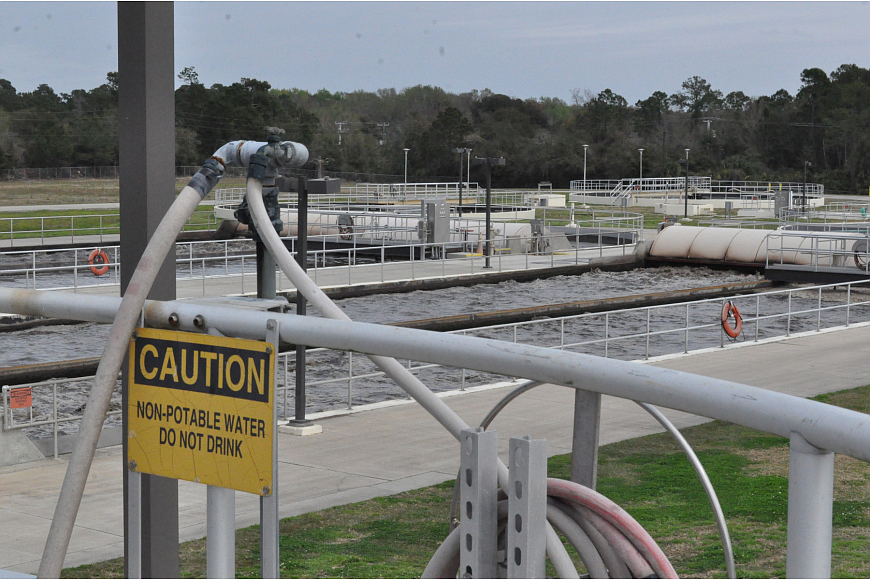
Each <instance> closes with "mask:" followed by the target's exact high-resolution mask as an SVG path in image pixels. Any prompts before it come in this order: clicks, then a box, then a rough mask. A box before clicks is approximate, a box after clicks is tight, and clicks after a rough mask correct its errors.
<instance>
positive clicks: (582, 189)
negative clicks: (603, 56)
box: [571, 175, 825, 200]
mask: <svg viewBox="0 0 870 580" xmlns="http://www.w3.org/2000/svg"><path fill="white" fill-rule="evenodd" d="M685 187H686V178H685V177H651V178H643V179H639V178H625V179H621V180H588V181H586V182H584V181H583V180H573V181H571V192H572V193H581V194H586V195H593V196H599V197H617V198H618V197H622V196H626V195H629V194H645V195H650V194H661V195H671V194H680V193H683V192H684V191H685ZM780 191H787V192H791V193H792V194H793V195H798V196H799V195H803V194H804V184H803V183H799V182H786V181H782V182H780V181H721V180H713V179H711V178H710V177H702V176H692V175H690V176H689V195H690V196H695V197H700V198H703V199H706V198H715V199H726V200H728V199H733V200H738V199H753V198H762V199H765V200H766V199H772V198H773V196H774V195H776V194H777V193H778V192H780ZM824 194H825V186H824V185H822V184H821V183H807V184H806V196H807V197H808V198H816V197H821V196H824Z"/></svg>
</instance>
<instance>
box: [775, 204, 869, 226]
mask: <svg viewBox="0 0 870 580" xmlns="http://www.w3.org/2000/svg"><path fill="white" fill-rule="evenodd" d="M794 203H795V205H793V206H791V207H788V208H783V209H782V210H781V211H780V216H779V218H780V223H781V224H782V225H783V226H786V227H788V226H797V225H801V226H803V227H806V228H807V229H813V230H820V231H834V230H840V231H864V230H866V228H867V227H868V226H870V203H862V202H834V203H829V204H826V205H824V206H822V207H809V206H806V205H804V204H802V203H801V200H800V198H799V197H795V198H794Z"/></svg>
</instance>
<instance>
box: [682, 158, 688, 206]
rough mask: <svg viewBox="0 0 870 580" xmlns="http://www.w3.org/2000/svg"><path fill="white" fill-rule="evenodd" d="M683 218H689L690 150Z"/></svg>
mask: <svg viewBox="0 0 870 580" xmlns="http://www.w3.org/2000/svg"><path fill="white" fill-rule="evenodd" d="M683 217H684V218H688V217H689V149H686V192H685V196H684V197H683Z"/></svg>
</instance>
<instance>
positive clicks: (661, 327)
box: [0, 267, 870, 437]
mask: <svg viewBox="0 0 870 580" xmlns="http://www.w3.org/2000/svg"><path fill="white" fill-rule="evenodd" d="M757 279H759V277H758V276H755V275H745V274H741V273H737V272H732V271H716V270H709V269H706V268H689V267H663V268H654V269H638V270H632V271H628V272H604V271H593V272H590V273H587V274H583V275H581V276H560V277H556V278H549V279H545V280H536V281H533V282H525V283H518V282H512V281H510V282H504V283H501V284H482V285H477V286H470V287H454V288H447V289H442V290H434V291H417V292H410V293H405V294H386V295H374V296H366V297H360V298H349V299H346V300H341V301H338V304H339V305H340V306H341V307H342V308H343V309H344V310H345V312H346V313H347V314H348V315H349V316H350V317H351V318H352V319H354V320H357V321H363V322H376V323H390V322H399V321H404V320H415V319H421V318H433V317H439V316H449V315H452V314H464V313H472V312H475V313H476V312H488V311H492V310H502V309H510V308H523V307H528V306H536V305H543V304H556V303H563V302H573V301H578V300H588V299H595V298H608V297H619V296H627V295H633V294H643V293H649V292H660V291H667V290H680V289H688V288H697V287H702V286H714V285H718V284H727V283H735V282H747V281H753V280H757ZM856 294H857V293H856V291H855V290H853V291H852V295H851V297H850V302H851V306H850V308H849V314H848V316H849V320H850V321H852V322H858V321H859V320H867V319H870V307H868V306H867V305H859V306H856V305H855V304H854V303H855V302H856V301H857V300H864V299H866V297H865V295H863V294H862V295H860V297H859V296H858V295H856ZM789 300H790V301H791V311H792V313H793V314H792V315H791V316H790V317H789V316H787V315H785V313H786V312H788V308H789ZM820 301H821V304H822V306H827V307H831V309H830V310H826V311H824V312H823V314H822V316H821V317H819V316H818V314H817V313H816V312H812V313H806V314H800V313H798V314H795V312H799V311H801V310H805V309H809V308H815V307H816V306H817V305H818V304H819V302H820ZM736 304H737V305H738V307H739V308H740V310H741V312H742V313H743V316H744V318H745V319H755V318H756V311H757V312H758V315H759V317H760V318H759V321H758V322H755V321H754V320H753V321H750V322H747V323H746V324H745V325H744V335H743V336H742V337H740V338H739V339H738V340H754V339H755V337H756V335H757V336H758V338H766V337H769V336H781V335H784V334H786V332H787V331H788V332H792V333H794V332H800V331H803V330H809V329H815V328H817V327H821V328H825V327H829V326H836V325H840V324H843V323H844V322H845V320H846V315H847V314H846V308H844V306H845V304H846V292H845V291H826V292H824V293H823V294H822V295H819V294H818V292H817V291H804V292H798V293H795V294H793V295H792V297H791V299H789V297H788V295H787V294H785V293H783V294H776V295H766V296H763V297H760V298H757V297H756V296H751V297H747V298H743V299H740V300H739V301H737V302H736ZM835 307H836V308H835ZM720 311H721V301H711V302H708V303H703V304H699V305H695V306H692V307H691V308H690V309H689V311H688V322H687V309H686V306H685V305H674V306H663V307H657V308H654V309H650V310H648V311H647V310H629V311H625V312H611V313H608V314H605V313H601V314H592V315H583V316H579V317H571V318H568V319H565V320H564V321H563V320H561V319H555V320H549V319H543V320H536V321H532V322H530V323H524V324H521V325H516V326H514V325H510V326H503V327H495V328H488V329H475V330H469V331H464V332H463V334H466V335H469V336H479V337H483V338H493V339H498V340H505V341H514V340H516V341H517V342H520V343H525V344H533V345H538V346H548V347H555V348H564V349H566V350H571V351H575V352H582V353H587V354H593V355H598V356H608V357H611V358H619V359H622V360H633V359H642V358H644V357H646V356H657V355H661V354H668V353H674V352H682V351H683V350H685V349H686V348H687V345H688V350H696V349H699V348H705V347H710V346H719V345H720V343H721V342H722V341H723V335H722V332H721V330H720V327H719V317H720ZM311 315H314V316H316V315H317V314H316V312H313V313H311ZM686 326H689V331H688V332H687V331H686V330H685V329H686ZM648 331H649V332H652V333H653V334H651V335H649V338H647V336H648V334H647V332H648ZM107 335H108V326H107V325H98V324H80V325H72V326H48V327H38V328H33V329H28V330H23V331H19V332H13V333H2V334H0V353H2V355H0V366H11V365H20V364H30V363H38V362H50V361H59V360H68V359H74V358H83V357H93V356H99V355H100V354H101V352H102V349H103V347H104V345H105V340H106V337H107ZM288 355H289V356H288V357H287V360H286V363H285V361H284V359H283V357H282V358H280V359H279V363H278V385H279V387H283V386H285V385H286V387H287V389H286V390H284V391H282V392H280V393H279V396H278V400H277V404H278V407H279V411H278V412H279V416H282V417H283V416H292V413H293V405H294V400H293V383H294V377H295V373H294V367H295V358H294V356H293V353H288ZM403 362H405V363H406V364H407V361H403ZM349 365H350V366H351V367H352V373H351V372H349ZM411 366H412V367H413V368H416V367H423V366H425V365H422V363H411ZM285 369H286V370H285ZM414 372H415V374H416V375H417V376H418V377H419V378H420V379H421V380H422V381H423V383H424V384H426V385H427V386H428V387H429V388H431V389H432V390H433V391H436V392H438V391H445V390H453V389H458V388H463V387H470V386H476V385H482V384H488V383H492V382H496V381H500V380H505V377H503V376H499V375H493V374H489V373H481V372H478V371H471V370H467V371H463V370H461V369H454V368H447V367H431V366H430V367H427V368H421V369H419V370H415V371H414ZM306 375H307V381H308V388H307V391H306V392H307V402H308V405H307V409H308V412H316V411H322V410H327V409H335V408H342V407H346V406H348V405H349V404H350V405H360V404H366V403H373V402H378V401H383V400H388V399H396V398H402V397H404V396H405V395H404V393H403V392H402V391H401V389H399V388H398V387H397V386H396V385H395V384H394V383H392V381H390V380H389V379H387V378H386V377H383V376H379V374H378V373H377V369H376V368H375V367H374V365H372V363H371V362H370V361H369V360H368V359H367V358H366V357H365V356H363V355H360V354H354V355H351V354H348V353H344V352H337V351H329V350H321V349H317V350H312V351H309V353H308V363H307V365H306ZM350 376H353V378H352V379H349V377H350ZM89 388H90V382H79V383H72V382H71V383H68V384H66V385H64V386H63V387H61V388H58V394H57V397H58V402H57V404H58V415H59V416H68V415H70V414H72V415H80V413H81V408H82V406H83V404H84V402H85V399H86V397H87V392H88V389H89ZM51 401H52V389H50V388H40V389H34V415H35V416H45V415H47V414H50V412H51ZM120 402H121V400H120V390H119V389H116V393H115V396H114V397H113V400H112V409H119V408H120ZM21 419H24V416H22V417H21ZM119 421H120V418H119V417H117V418H116V417H111V418H110V419H109V420H108V421H107V424H116V423H118V422H119ZM77 429H78V422H70V423H64V424H62V425H61V427H60V432H61V433H71V432H75V431H76V430H77ZM29 431H30V433H29V434H30V435H31V436H34V437H46V436H49V435H50V433H51V429H50V427H40V428H34V429H31V430H29Z"/></svg>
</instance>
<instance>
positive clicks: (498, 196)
mask: <svg viewBox="0 0 870 580" xmlns="http://www.w3.org/2000/svg"><path fill="white" fill-rule="evenodd" d="M386 185H391V186H393V187H394V188H395V186H396V185H397V184H371V183H368V184H367V183H363V184H358V185H354V186H347V187H343V188H342V191H341V193H336V194H323V195H311V194H309V196H308V206H309V208H310V209H311V210H317V211H322V210H333V211H340V210H344V211H358V212H359V211H365V212H369V211H374V212H379V213H384V212H385V208H389V209H390V211H401V210H402V208H403V207H404V208H406V211H419V210H418V208H419V204H417V203H415V202H420V201H423V200H437V199H450V201H451V202H453V201H458V200H459V190H458V188H449V187H448V188H441V187H435V186H453V185H456V184H428V185H432V186H433V187H431V188H429V189H428V190H427V189H426V188H425V187H421V188H419V189H418V190H417V191H412V190H411V189H410V188H411V186H412V185H420V186H425V185H427V184H408V186H409V191H408V193H407V194H406V193H405V192H404V191H401V190H396V189H393V191H392V192H390V191H389V190H386V191H380V192H379V191H378V188H380V189H383V188H384V186H386ZM398 185H402V184H398ZM490 194H491V202H492V204H493V205H501V206H511V207H522V208H533V207H535V197H536V196H537V192H536V191H532V190H516V189H492V190H491V191H490ZM214 195H215V206H214V209H215V211H217V210H234V209H235V207H236V206H237V205H238V204H239V203H241V201H242V199H244V197H245V188H243V187H235V188H224V189H216V190H215V192H214ZM297 199H298V195H297V194H296V193H281V194H279V195H278V201H279V202H280V203H281V204H289V207H291V208H293V207H295V206H296V204H297ZM485 203H486V190H485V189H481V188H479V187H477V184H476V183H474V182H472V183H471V188H470V189H466V188H465V186H464V185H463V189H462V205H463V207H466V206H469V205H478V206H482V205H483V204H485ZM451 211H452V212H453V213H454V214H455V213H458V211H457V210H456V208H451ZM466 211H469V210H468V208H467V207H466Z"/></svg>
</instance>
